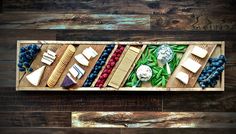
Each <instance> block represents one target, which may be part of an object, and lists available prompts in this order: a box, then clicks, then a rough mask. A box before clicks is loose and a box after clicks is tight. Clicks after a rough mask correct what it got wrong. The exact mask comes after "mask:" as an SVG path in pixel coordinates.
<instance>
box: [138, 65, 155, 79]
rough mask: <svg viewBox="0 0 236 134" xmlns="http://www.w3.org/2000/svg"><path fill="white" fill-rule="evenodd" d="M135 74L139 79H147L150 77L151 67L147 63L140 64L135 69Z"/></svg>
mask: <svg viewBox="0 0 236 134" xmlns="http://www.w3.org/2000/svg"><path fill="white" fill-rule="evenodd" d="M136 75H137V77H138V79H139V80H140V81H148V80H150V78H151V77H152V69H151V68H150V67H149V66H147V65H141V66H140V67H139V68H138V69H137V71H136Z"/></svg>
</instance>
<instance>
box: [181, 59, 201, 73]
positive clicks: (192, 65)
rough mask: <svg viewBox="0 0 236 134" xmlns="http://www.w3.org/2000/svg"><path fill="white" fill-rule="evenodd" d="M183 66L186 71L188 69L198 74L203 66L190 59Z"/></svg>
mask: <svg viewBox="0 0 236 134" xmlns="http://www.w3.org/2000/svg"><path fill="white" fill-rule="evenodd" d="M182 66H183V67H184V68H186V69H188V70H189V71H191V72H193V73H196V72H197V71H198V70H199V68H200V67H201V66H202V65H201V64H199V63H198V62H196V61H194V60H192V59H191V58H188V59H187V60H186V61H185V62H184V63H183V64H182Z"/></svg>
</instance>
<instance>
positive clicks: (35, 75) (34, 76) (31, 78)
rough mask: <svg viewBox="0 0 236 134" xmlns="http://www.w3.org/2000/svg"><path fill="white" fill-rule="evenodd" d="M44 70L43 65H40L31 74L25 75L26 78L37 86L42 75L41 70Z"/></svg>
mask: <svg viewBox="0 0 236 134" xmlns="http://www.w3.org/2000/svg"><path fill="white" fill-rule="evenodd" d="M44 70H45V66H42V67H40V68H39V69H37V70H35V71H34V72H32V73H31V74H29V75H27V76H26V79H27V80H28V81H29V82H30V83H31V84H32V85H34V86H38V85H39V82H40V80H41V78H42V76H43V72H44Z"/></svg>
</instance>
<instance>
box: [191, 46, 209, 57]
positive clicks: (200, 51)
mask: <svg viewBox="0 0 236 134" xmlns="http://www.w3.org/2000/svg"><path fill="white" fill-rule="evenodd" d="M207 53H208V52H207V50H205V49H203V48H201V47H199V46H194V48H193V50H192V52H191V54H193V55H195V56H197V57H200V58H204V57H206V55H207Z"/></svg>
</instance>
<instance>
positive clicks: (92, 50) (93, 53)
mask: <svg viewBox="0 0 236 134" xmlns="http://www.w3.org/2000/svg"><path fill="white" fill-rule="evenodd" d="M89 50H90V52H91V54H92V55H91V56H92V57H93V58H94V57H96V56H97V55H98V53H97V52H96V51H95V50H94V49H93V48H92V47H89Z"/></svg>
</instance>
